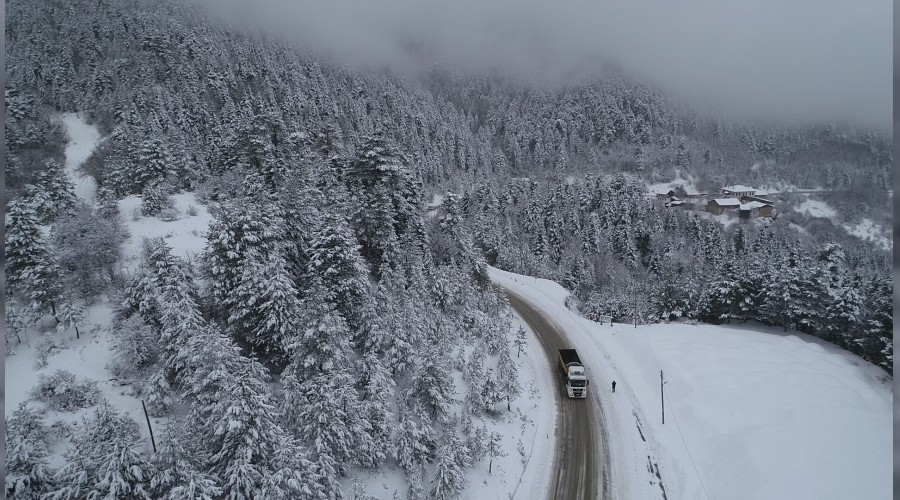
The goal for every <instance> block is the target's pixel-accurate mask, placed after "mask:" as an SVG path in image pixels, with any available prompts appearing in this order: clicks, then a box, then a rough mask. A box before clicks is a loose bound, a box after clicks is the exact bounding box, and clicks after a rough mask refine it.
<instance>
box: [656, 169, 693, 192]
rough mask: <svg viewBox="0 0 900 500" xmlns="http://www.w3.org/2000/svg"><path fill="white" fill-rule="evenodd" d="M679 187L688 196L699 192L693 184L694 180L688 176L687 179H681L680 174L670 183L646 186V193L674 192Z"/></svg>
mask: <svg viewBox="0 0 900 500" xmlns="http://www.w3.org/2000/svg"><path fill="white" fill-rule="evenodd" d="M678 186H681V187H683V188H684V190H685V192H687V193H688V194H695V193H699V192H700V190H698V189H697V186H696V185H695V184H694V179H693V178H692V177H690V176H688V178H687V179H684V178H682V177H681V172H678V174H677V175H676V176H675V178H674V179H673V180H672V181H671V182H660V183H658V184H648V185H647V191H648V192H650V193H653V194H656V193H666V192H668V191H669V190H670V189H672V190H674V189H675V188H676V187H678Z"/></svg>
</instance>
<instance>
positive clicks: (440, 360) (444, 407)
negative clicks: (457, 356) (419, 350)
mask: <svg viewBox="0 0 900 500" xmlns="http://www.w3.org/2000/svg"><path fill="white" fill-rule="evenodd" d="M448 365H449V360H448V359H447V357H446V356H444V355H442V354H441V353H440V352H439V351H438V348H437V346H434V345H431V346H429V347H428V348H427V349H426V351H425V352H424V353H423V354H422V356H421V359H420V360H419V363H418V364H417V366H416V369H415V371H414V372H413V377H412V380H413V382H412V386H411V387H410V388H409V390H408V393H407V397H409V398H412V400H413V401H415V402H416V403H417V404H419V405H421V406H422V408H423V409H424V410H425V411H427V412H428V413H430V415H431V416H432V417H433V418H435V419H436V420H437V421H439V422H442V423H443V422H447V421H449V418H450V409H451V406H452V405H453V403H454V398H453V396H454V394H455V392H456V389H455V388H454V384H453V379H452V378H451V376H450V375H451V374H450V367H449V366H448Z"/></svg>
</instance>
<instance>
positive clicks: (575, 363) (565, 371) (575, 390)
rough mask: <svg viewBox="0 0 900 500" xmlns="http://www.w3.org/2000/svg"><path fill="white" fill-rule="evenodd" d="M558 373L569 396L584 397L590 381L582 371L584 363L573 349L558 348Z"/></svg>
mask: <svg viewBox="0 0 900 500" xmlns="http://www.w3.org/2000/svg"><path fill="white" fill-rule="evenodd" d="M559 373H560V374H561V375H562V378H563V383H564V384H566V394H568V395H569V397H570V398H582V399H583V398H586V397H587V386H588V384H590V381H589V380H588V379H587V375H586V374H585V372H584V365H583V364H581V359H580V358H579V357H578V353H577V352H576V351H575V349H560V350H559Z"/></svg>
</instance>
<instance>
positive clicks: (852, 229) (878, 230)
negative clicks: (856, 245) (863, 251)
mask: <svg viewBox="0 0 900 500" xmlns="http://www.w3.org/2000/svg"><path fill="white" fill-rule="evenodd" d="M841 227H843V228H844V230H846V231H847V232H848V233H850V234H851V235H853V236H856V237H857V238H859V239H861V240H865V241H871V242H873V243H875V244H876V245H878V246H879V247H881V248H883V249H885V250H890V249H891V247H892V246H893V235H892V234H887V236H885V234H886V233H889V231H890V229H888V230H887V231H885V229H884V228H883V227H881V225H880V224H876V223H874V222H872V220H871V219H863V220H861V221H860V222H859V224H853V225H851V224H843V225H842V226H841Z"/></svg>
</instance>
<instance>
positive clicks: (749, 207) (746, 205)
mask: <svg viewBox="0 0 900 500" xmlns="http://www.w3.org/2000/svg"><path fill="white" fill-rule="evenodd" d="M769 206H771V205H769V204H768V203H763V202H761V201H751V202H750V203H743V204H741V210H753V209H754V208H762V207H769Z"/></svg>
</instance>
